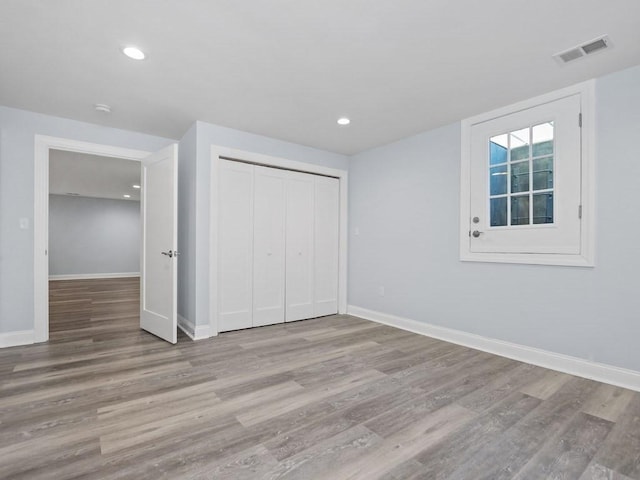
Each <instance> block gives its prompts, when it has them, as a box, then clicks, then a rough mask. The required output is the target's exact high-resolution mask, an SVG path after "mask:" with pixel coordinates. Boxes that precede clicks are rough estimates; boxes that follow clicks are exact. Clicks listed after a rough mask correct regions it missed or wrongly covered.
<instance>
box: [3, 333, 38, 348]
mask: <svg viewBox="0 0 640 480" xmlns="http://www.w3.org/2000/svg"><path fill="white" fill-rule="evenodd" d="M33 339H34V334H33V330H21V331H18V332H7V333H0V348H7V347H17V346H19V345H31V344H32V343H34V342H33Z"/></svg>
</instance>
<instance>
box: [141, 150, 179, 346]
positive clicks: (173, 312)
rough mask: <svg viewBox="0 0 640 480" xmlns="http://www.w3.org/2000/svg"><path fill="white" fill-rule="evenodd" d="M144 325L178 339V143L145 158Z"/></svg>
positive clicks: (155, 332) (142, 276) (143, 220)
mask: <svg viewBox="0 0 640 480" xmlns="http://www.w3.org/2000/svg"><path fill="white" fill-rule="evenodd" d="M141 209H142V253H141V266H140V275H141V279H140V300H141V301H140V328H142V329H143V330H146V331H148V332H150V333H153V334H154V335H157V336H158V337H160V338H162V339H164V340H166V341H167V342H171V343H176V342H177V328H178V324H177V316H178V315H177V283H178V277H177V273H178V269H177V255H178V252H177V251H176V250H177V245H178V224H177V221H178V145H177V144H173V145H170V146H169V147H166V148H164V149H162V150H160V151H159V152H156V153H153V154H151V155H149V156H148V157H147V158H145V159H143V160H142V201H141Z"/></svg>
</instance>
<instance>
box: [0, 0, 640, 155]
mask: <svg viewBox="0 0 640 480" xmlns="http://www.w3.org/2000/svg"><path fill="white" fill-rule="evenodd" d="M602 34H609V36H610V39H611V42H612V43H613V44H614V47H613V48H611V49H608V50H607V51H605V52H602V53H597V54H594V55H592V56H589V57H585V58H582V59H579V60H577V61H575V62H573V63H571V64H567V65H562V66H561V65H559V64H558V63H556V62H555V61H554V60H553V59H552V58H551V55H552V54H554V53H557V52H559V51H562V50H565V49H568V48H570V47H573V46H575V45H578V44H581V43H584V42H586V41H588V40H591V39H593V38H595V37H597V36H599V35H602ZM126 44H135V45H138V46H139V47H141V48H142V49H143V50H144V51H145V52H146V53H147V55H148V57H147V59H146V60H143V61H140V62H136V61H133V60H130V59H128V58H126V57H125V56H124V55H122V53H121V52H120V48H121V47H122V46H124V45H126ZM639 63H640V1H638V0H606V1H603V0H597V1H596V0H535V1H532V0H484V1H478V0H457V1H452V0H429V1H425V0H394V1H382V0H379V1H376V0H321V1H315V2H311V1H304V0H250V1H238V0H182V1H177V0H66V1H57V2H53V1H50V0H2V2H0V71H1V72H2V73H1V76H0V104H3V105H6V106H11V107H17V108H23V109H27V110H33V111H37V112H43V113H48V114H53V115H58V116H63V117H69V118H75V119H79V120H84V121H88V122H93V123H99V124H103V125H108V126H113V127H119V128H125V129H129V130H136V131H141V132H147V133H152V134H156V135H161V136H165V137H170V138H174V139H178V138H180V137H181V136H182V134H183V133H184V132H185V131H186V129H187V128H188V127H189V126H190V125H191V124H192V123H193V122H194V121H195V120H203V121H206V122H210V123H215V124H218V125H224V126H228V127H232V128H236V129H240V130H245V131H249V132H254V133H258V134H262V135H267V136H270V137H274V138H279V139H283V140H288V141H292V142H297V143H300V144H304V145H310V146H314V147H318V148H322V149H326V150H331V151H335V152H340V153H345V154H353V153H356V152H359V151H362V150H366V149H369V148H372V147H374V146H377V145H381V144H385V143H388V142H390V141H393V140H396V139H399V138H403V137H406V136H409V135H412V134H415V133H418V132H421V131H424V130H428V129H431V128H434V127H437V126H440V125H444V124H447V123H450V122H452V121H455V120H459V119H461V118H464V117H467V116H470V115H473V114H477V113H481V112H483V111H487V110H489V109H492V108H495V107H498V106H501V105H505V104H509V103H513V102H514V101H517V100H521V99H524V98H528V97H531V96H534V95H537V94H541V93H544V92H547V91H550V90H553V89H556V88H560V87H563V86H566V85H570V84H573V83H576V82H578V81H582V80H586V79H588V78H593V77H597V76H600V75H603V74H606V73H609V72H613V71H616V70H620V69H623V68H625V67H628V66H632V65H636V64H639ZM95 103H106V104H109V105H111V106H112V108H113V112H112V114H111V115H108V116H107V115H104V114H100V113H98V112H95V111H94V110H93V105H94V104H95ZM342 115H346V116H349V117H350V118H351V120H352V124H351V125H350V126H348V127H338V126H337V125H336V119H337V118H338V117H339V116H342Z"/></svg>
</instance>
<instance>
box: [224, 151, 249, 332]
mask: <svg viewBox="0 0 640 480" xmlns="http://www.w3.org/2000/svg"><path fill="white" fill-rule="evenodd" d="M253 168H254V167H253V165H247V164H245V163H240V162H232V161H228V160H220V166H219V184H218V189H219V199H220V203H219V205H220V206H219V211H218V227H219V230H218V248H219V253H218V259H219V260H218V262H219V267H218V268H219V270H218V285H219V291H218V302H219V319H218V321H219V330H220V331H221V332H225V331H229V330H238V329H241V328H249V327H251V326H253V320H252V317H253Z"/></svg>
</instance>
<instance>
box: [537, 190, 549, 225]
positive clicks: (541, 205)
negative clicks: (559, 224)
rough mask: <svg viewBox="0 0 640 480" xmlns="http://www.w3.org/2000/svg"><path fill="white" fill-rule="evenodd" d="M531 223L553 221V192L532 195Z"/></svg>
mask: <svg viewBox="0 0 640 480" xmlns="http://www.w3.org/2000/svg"><path fill="white" fill-rule="evenodd" d="M533 223H553V193H538V194H536V195H534V196H533Z"/></svg>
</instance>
